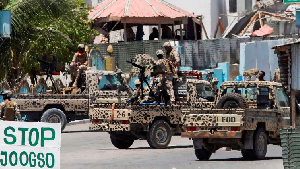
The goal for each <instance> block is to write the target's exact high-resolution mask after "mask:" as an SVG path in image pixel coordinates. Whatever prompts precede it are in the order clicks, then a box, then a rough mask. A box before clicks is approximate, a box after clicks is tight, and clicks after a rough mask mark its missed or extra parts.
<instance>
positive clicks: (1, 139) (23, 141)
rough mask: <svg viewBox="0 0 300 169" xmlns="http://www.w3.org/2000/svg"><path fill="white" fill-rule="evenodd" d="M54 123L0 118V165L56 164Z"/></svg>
mask: <svg viewBox="0 0 300 169" xmlns="http://www.w3.org/2000/svg"><path fill="white" fill-rule="evenodd" d="M60 147H61V127H60V124H59V123H58V124H57V123H56V124H55V123H19V122H4V121H0V168H2V167H5V168H18V169H22V168H55V169H56V168H60Z"/></svg>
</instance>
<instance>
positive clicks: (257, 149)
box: [247, 128, 268, 160]
mask: <svg viewBox="0 0 300 169" xmlns="http://www.w3.org/2000/svg"><path fill="white" fill-rule="evenodd" d="M267 146H268V141H267V135H266V132H265V130H264V129H263V128H258V129H257V130H256V131H255V132H254V137H253V149H252V150H247V151H249V153H250V154H251V155H252V156H251V157H252V158H253V159H254V160H261V159H264V158H265V156H266V154H267Z"/></svg>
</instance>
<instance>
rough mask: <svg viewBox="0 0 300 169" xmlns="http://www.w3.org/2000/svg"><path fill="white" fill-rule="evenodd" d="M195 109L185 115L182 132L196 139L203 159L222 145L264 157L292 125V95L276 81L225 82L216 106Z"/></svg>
mask: <svg viewBox="0 0 300 169" xmlns="http://www.w3.org/2000/svg"><path fill="white" fill-rule="evenodd" d="M194 112H195V111H193V112H192V111H191V112H188V113H186V115H184V117H183V121H184V123H183V128H184V132H182V133H181V136H182V137H184V138H191V139H193V144H194V148H195V154H196V156H197V158H198V159H199V160H208V159H209V158H210V156H211V154H212V153H214V152H216V150H218V149H219V148H221V147H228V148H230V149H233V150H241V151H242V155H243V157H244V158H251V159H262V158H264V157H265V155H266V152H267V144H275V145H280V133H279V130H280V129H283V128H286V127H288V126H290V105H289V99H288V96H287V94H286V92H285V90H284V88H283V86H282V85H281V83H276V82H267V81H246V82H224V83H223V84H222V85H221V89H220V91H219V93H218V98H217V103H216V109H210V110H208V109H203V110H199V111H197V112H196V113H194Z"/></svg>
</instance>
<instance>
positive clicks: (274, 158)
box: [196, 157, 282, 161]
mask: <svg viewBox="0 0 300 169" xmlns="http://www.w3.org/2000/svg"><path fill="white" fill-rule="evenodd" d="M276 159H282V157H266V158H265V159H262V160H249V159H245V158H242V157H241V158H228V159H211V160H209V161H265V160H276ZM196 161H199V160H196Z"/></svg>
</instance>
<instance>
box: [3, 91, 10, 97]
mask: <svg viewBox="0 0 300 169" xmlns="http://www.w3.org/2000/svg"><path fill="white" fill-rule="evenodd" d="M1 95H6V97H12V92H11V91H10V90H5V91H3V92H2V93H1Z"/></svg>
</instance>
